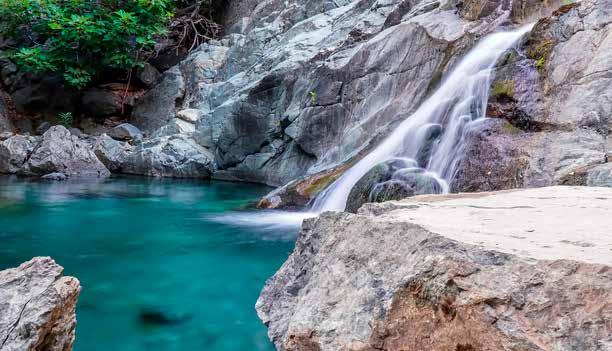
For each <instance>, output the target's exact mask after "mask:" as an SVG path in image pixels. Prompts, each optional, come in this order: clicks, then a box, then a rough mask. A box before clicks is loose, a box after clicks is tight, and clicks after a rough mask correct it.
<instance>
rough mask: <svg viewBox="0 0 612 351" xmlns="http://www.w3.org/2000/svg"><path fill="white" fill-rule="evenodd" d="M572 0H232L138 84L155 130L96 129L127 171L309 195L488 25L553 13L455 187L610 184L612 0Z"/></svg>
mask: <svg viewBox="0 0 612 351" xmlns="http://www.w3.org/2000/svg"><path fill="white" fill-rule="evenodd" d="M562 3H563V2H562V1H533V0H515V1H506V0H421V1H419V0H410V1H409V0H385V1H382V0H359V1H357V0H334V1H330V0H310V1H307V2H304V1H294V0H291V1H278V0H266V1H239V2H230V4H229V5H228V9H227V14H226V17H225V19H224V24H225V26H226V36H225V37H224V38H223V39H222V40H218V41H211V42H209V43H206V44H203V45H202V46H201V47H200V48H198V49H197V50H196V51H195V52H193V53H192V54H191V55H189V56H188V57H187V58H186V59H185V60H183V61H182V62H180V63H179V64H178V65H176V66H175V67H172V68H171V69H169V70H168V71H166V72H165V73H164V74H163V75H162V76H161V77H159V78H157V76H156V79H152V80H151V82H150V83H151V84H154V83H155V82H156V81H157V83H156V84H154V86H153V87H152V88H151V89H150V90H149V91H148V93H146V94H144V96H141V97H138V95H135V96H133V97H131V98H130V104H133V113H132V117H131V121H130V122H131V123H133V124H135V125H136V126H137V127H139V128H140V129H141V130H142V131H143V132H144V134H143V135H144V140H143V139H142V138H140V139H137V140H136V139H134V140H131V141H130V142H129V144H126V143H125V140H119V141H120V142H121V144H116V143H112V142H108V140H105V139H106V138H105V137H100V138H97V139H95V138H82V139H85V141H87V143H88V144H87V145H88V146H89V148H90V149H93V150H94V151H95V150H96V148H98V149H97V151H96V154H97V155H98V156H99V157H101V161H102V162H103V163H104V164H105V165H106V166H107V167H110V168H112V169H111V171H113V172H118V173H130V174H143V175H150V176H165V177H195V178H209V177H215V178H221V179H231V180H244V181H255V182H261V183H266V184H269V185H274V186H283V185H284V186H285V187H284V188H283V189H280V190H279V191H277V192H275V193H274V194H272V196H270V197H268V198H267V199H265V200H264V201H263V202H262V206H265V207H279V206H292V205H293V206H298V207H299V206H303V205H304V204H306V203H307V202H308V201H309V200H310V199H312V197H314V196H315V195H316V194H317V193H318V192H319V191H320V190H321V189H324V188H325V187H326V186H327V185H328V184H330V183H331V181H333V180H334V179H336V178H337V177H338V176H339V175H340V174H342V172H343V171H344V170H346V168H347V167H348V166H349V165H350V164H351V163H352V162H354V161H355V160H358V159H359V158H360V157H362V156H363V155H364V154H365V153H367V152H368V150H370V149H371V147H372V146H374V145H376V144H378V143H379V142H380V140H381V139H382V138H384V137H385V136H386V135H387V134H388V133H389V131H390V130H392V129H393V128H394V127H395V126H396V125H397V124H398V123H399V122H400V121H402V120H403V119H405V118H407V117H409V116H410V114H411V113H412V112H413V111H414V110H415V109H416V108H417V107H418V106H419V105H420V103H421V102H422V101H423V99H424V98H426V97H428V96H429V95H431V92H432V91H433V90H435V89H436V88H437V87H438V86H439V82H440V79H441V78H442V77H443V76H444V75H445V74H446V73H447V72H448V71H449V69H451V68H452V67H453V66H454V65H455V64H456V62H457V61H458V60H459V59H460V58H461V57H462V56H463V55H464V54H465V53H466V52H467V51H468V50H469V49H470V48H472V47H473V46H474V44H475V43H476V42H477V41H478V40H479V39H480V38H482V37H483V36H484V35H486V34H489V33H491V32H493V31H496V30H499V29H500V28H501V29H503V28H510V27H516V26H518V25H521V24H525V23H528V22H530V21H535V20H536V19H537V18H540V17H542V16H543V18H542V19H541V20H539V22H538V23H537V24H536V25H535V27H534V29H533V31H532V32H531V33H530V34H528V35H527V37H526V39H525V40H523V42H522V43H521V45H519V47H517V48H516V50H513V51H512V52H510V53H508V54H507V55H506V56H505V57H504V59H503V60H502V61H501V62H500V63H499V65H498V67H497V78H496V80H495V82H493V84H492V86H491V92H492V94H491V100H490V103H489V109H488V116H489V117H493V118H492V119H489V120H487V121H485V122H483V123H482V124H481V125H480V127H479V128H475V129H473V130H471V131H470V134H469V138H468V145H467V147H466V156H465V157H464V159H463V161H462V162H461V164H460V166H459V170H458V173H457V175H456V177H455V179H454V180H453V182H452V184H451V188H452V190H454V191H482V190H499V189H507V188H515V187H529V186H546V185H552V184H582V185H610V184H612V178H611V177H612V170H611V167H610V163H609V162H608V161H609V159H610V153H611V146H610V145H611V143H610V141H609V137H608V135H609V133H610V117H609V116H610V115H611V113H612V112H611V110H610V106H612V105H611V104H610V102H609V97H608V95H609V90H610V89H608V88H609V87H610V85H611V82H610V77H609V74H608V73H609V72H610V68H611V67H609V66H610V64H609V63H610V62H609V61H610V60H609V57H608V56H609V52H610V50H609V49H610V48H609V42H610V39H609V23H610V22H611V21H612V19H611V18H612V15H611V13H610V8H612V6H611V5H612V3H610V0H585V1H582V2H580V3H579V4H572V5H566V6H562V7H561V8H560V9H558V8H559V7H560V6H561V4H562ZM554 9H558V10H556V11H555V12H552V11H553V10H554ZM568 62H569V64H568ZM5 68H6V67H5ZM6 70H7V69H4V71H6ZM4 71H3V72H4ZM11 72H12V71H11ZM5 75H6V74H5ZM13 95H14V94H13ZM85 95H87V96H90V95H92V94H89V93H88V94H85ZM94 95H95V94H94ZM98 95H100V94H98ZM96 96H97V95H96ZM113 96H114V95H113ZM92 99H93V100H92V101H94V100H95V101H97V102H100V101H102V100H104V101H106V99H101V98H100V99H94V98H92ZM135 99H136V100H135ZM111 100H112V99H111ZM132 100H135V101H132ZM92 104H93V102H92ZM111 105H112V104H111ZM109 106H110V105H109ZM130 106H131V105H130ZM0 115H2V112H0ZM1 120H6V119H1ZM3 123H4V124H6V122H3ZM3 128H5V129H6V128H8V127H6V126H5V127H3ZM105 131H106V132H107V133H109V135H110V134H111V132H110V131H108V130H105ZM93 132H94V131H93V130H92V133H93ZM96 134H99V133H97V132H96ZM111 136H112V135H111ZM34 142H35V143H37V142H38V140H35V141H34ZM103 143H105V145H106V146H108V147H111V146H112V147H113V148H112V150H111V149H108V147H107V148H106V149H100V148H99V146H100V145H102V144H103ZM103 152H106V154H107V155H104V154H103ZM109 155H110V157H114V158H115V160H114V161H113V162H109V159H108V156H109ZM20 157H21V156H20V155H11V156H10V158H11V159H19V158H20ZM27 157H29V154H27V155H26V158H27ZM5 168H7V167H5ZM18 168H19V167H17V168H15V167H11V168H10V169H11V170H14V169H18ZM4 172H6V170H5V171H4ZM393 197H395V195H394V194H390V198H393Z"/></svg>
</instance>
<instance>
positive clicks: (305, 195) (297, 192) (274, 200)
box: [257, 165, 349, 209]
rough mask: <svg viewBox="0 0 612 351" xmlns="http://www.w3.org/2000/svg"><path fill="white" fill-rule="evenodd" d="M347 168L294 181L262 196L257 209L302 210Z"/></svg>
mask: <svg viewBox="0 0 612 351" xmlns="http://www.w3.org/2000/svg"><path fill="white" fill-rule="evenodd" d="M348 167H349V165H343V166H340V167H337V168H333V169H331V170H326V171H322V172H320V173H317V174H313V175H312V176H305V177H302V178H300V179H296V180H295V181H293V182H291V183H289V184H287V185H285V186H282V187H280V188H277V189H275V190H273V191H272V192H270V193H269V194H267V195H266V196H264V197H263V198H262V199H261V200H260V201H259V203H258V204H257V207H258V208H265V209H281V208H282V209H304V208H305V207H306V205H308V203H310V202H311V201H312V200H314V199H315V197H316V196H317V195H318V194H319V193H320V192H321V191H323V190H325V189H326V188H327V187H328V186H330V185H331V184H332V183H333V182H334V181H336V180H337V179H338V178H340V176H341V175H342V173H344V171H346V170H347V169H348Z"/></svg>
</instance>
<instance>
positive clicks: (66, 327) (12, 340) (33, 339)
mask: <svg viewBox="0 0 612 351" xmlns="http://www.w3.org/2000/svg"><path fill="white" fill-rule="evenodd" d="M63 271H64V269H63V268H62V267H61V266H59V265H58V264H57V263H55V261H53V260H52V259H51V258H49V257H36V258H33V259H32V260H30V261H28V262H26V263H24V264H22V265H21V266H19V267H17V268H13V269H7V270H4V271H0V350H2V351H70V350H72V344H73V342H74V336H75V327H76V316H75V310H76V303H77V298H78V296H79V292H80V291H81V286H80V284H79V281H78V280H77V279H76V278H73V277H64V276H62V273H63Z"/></svg>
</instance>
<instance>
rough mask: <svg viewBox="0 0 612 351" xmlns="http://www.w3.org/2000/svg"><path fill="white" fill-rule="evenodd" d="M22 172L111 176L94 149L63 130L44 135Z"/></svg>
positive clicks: (54, 129) (30, 173)
mask: <svg viewBox="0 0 612 351" xmlns="http://www.w3.org/2000/svg"><path fill="white" fill-rule="evenodd" d="M22 172H23V173H24V174H27V175H40V176H42V175H45V174H49V173H55V172H58V173H64V174H66V175H67V176H69V177H108V176H109V175H110V172H109V171H108V169H106V167H105V166H104V164H102V162H100V161H99V160H98V158H97V157H96V155H95V154H94V152H93V150H92V148H91V145H89V144H88V143H87V142H85V141H84V140H81V139H79V138H78V137H76V136H74V135H72V134H71V133H70V131H68V129H66V128H64V127H62V126H53V127H51V128H50V129H49V130H48V131H46V132H45V134H43V135H42V137H41V138H40V141H39V142H38V144H37V145H36V146H35V147H34V150H32V153H31V155H30V157H29V158H28V160H27V162H26V163H25V165H24V167H23V170H22Z"/></svg>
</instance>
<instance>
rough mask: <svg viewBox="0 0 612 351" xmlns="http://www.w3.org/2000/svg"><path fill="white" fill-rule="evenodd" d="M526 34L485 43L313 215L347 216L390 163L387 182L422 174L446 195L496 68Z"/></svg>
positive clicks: (333, 187) (320, 198) (481, 114)
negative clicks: (377, 170) (358, 188)
mask: <svg viewBox="0 0 612 351" xmlns="http://www.w3.org/2000/svg"><path fill="white" fill-rule="evenodd" d="M530 29H531V26H525V27H522V28H520V29H517V30H514V31H509V32H499V33H495V34H491V35H489V36H488V37H486V38H485V39H483V40H482V41H481V42H480V43H479V44H478V45H477V46H476V47H475V48H474V49H472V50H471V51H470V52H469V53H468V54H467V56H466V57H465V58H463V60H462V61H461V62H460V63H459V65H458V66H457V67H456V68H455V69H454V70H453V71H452V73H451V74H450V75H448V77H446V79H445V80H444V81H443V83H442V85H441V86H440V88H439V89H438V90H437V91H436V92H435V93H434V94H433V95H432V96H431V97H429V98H428V99H427V100H426V101H425V102H424V103H423V104H422V105H421V106H420V107H419V108H418V109H417V110H416V111H415V112H414V113H413V114H412V115H411V116H410V117H408V118H407V119H406V120H404V121H403V122H402V123H401V124H400V125H399V126H398V127H397V128H396V129H395V130H394V131H393V133H391V135H389V137H387V138H386V139H385V140H384V142H383V143H382V144H380V145H379V146H378V147H376V148H375V149H374V150H373V151H371V152H370V153H369V154H368V155H367V156H365V157H364V158H363V159H361V160H360V161H359V162H357V164H355V165H354V166H353V167H351V168H350V169H349V170H348V171H346V172H345V173H344V174H343V175H342V176H341V177H340V178H339V179H338V180H336V181H335V182H334V183H333V184H332V185H331V186H329V187H328V188H327V189H326V190H325V191H324V192H322V193H321V194H320V195H319V196H318V197H317V198H316V199H315V201H314V204H313V206H312V212H315V213H320V212H323V211H343V210H345V208H346V204H347V199H348V197H349V194H350V192H351V189H352V188H353V187H354V186H355V184H356V183H357V182H358V181H359V180H360V179H361V178H362V177H363V176H364V175H365V174H366V173H367V172H368V171H370V170H371V169H372V168H373V167H374V166H376V165H378V164H380V163H382V162H385V161H389V160H392V159H394V160H393V168H392V170H393V172H394V173H393V175H392V178H391V181H402V180H405V179H406V177H407V176H410V174H412V173H414V172H415V171H417V170H420V172H421V173H423V174H424V175H425V176H427V177H428V178H429V179H433V180H434V181H435V182H436V183H437V184H436V185H437V186H434V187H435V188H437V189H434V190H436V191H435V192H448V191H449V184H450V182H451V181H452V179H453V177H454V175H455V173H456V171H457V165H458V163H459V161H460V160H461V158H462V157H463V153H464V152H463V150H464V143H465V135H466V132H467V131H468V130H469V129H470V127H473V125H474V124H475V123H478V120H480V119H482V118H485V113H486V106H487V101H488V99H489V87H490V85H491V79H492V76H493V72H494V65H495V63H496V62H497V61H498V59H499V58H500V56H501V55H502V54H503V53H504V52H505V51H506V50H508V49H509V48H511V47H512V46H513V45H514V44H515V43H516V42H517V41H518V40H519V39H520V38H521V37H522V36H523V35H524V34H525V33H527V32H528V31H529V30H530ZM419 167H422V168H419ZM374 191H376V188H375V189H374Z"/></svg>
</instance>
